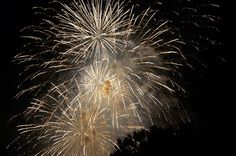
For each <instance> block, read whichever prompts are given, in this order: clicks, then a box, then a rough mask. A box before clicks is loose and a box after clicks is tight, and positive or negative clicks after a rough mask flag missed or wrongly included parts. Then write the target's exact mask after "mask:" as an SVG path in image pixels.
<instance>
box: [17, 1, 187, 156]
mask: <svg viewBox="0 0 236 156" xmlns="http://www.w3.org/2000/svg"><path fill="white" fill-rule="evenodd" d="M124 2H125V1H121V2H120V1H118V2H115V1H112V0H107V1H104V0H95V1H92V2H87V1H86V2H85V1H83V0H78V2H77V1H73V2H72V3H71V4H70V5H67V4H63V3H60V2H57V3H59V4H60V5H61V7H62V8H63V9H62V10H61V11H60V12H59V13H56V15H55V16H53V17H52V20H49V19H45V20H44V22H43V23H41V24H42V27H37V28H36V27H28V28H26V29H25V30H33V32H36V33H37V34H38V36H37V35H36V36H32V35H28V36H27V35H26V36H23V37H24V38H28V39H32V40H34V41H35V42H34V43H29V44H27V45H25V47H26V48H28V47H31V46H32V45H36V46H35V47H33V48H34V49H35V52H32V51H30V53H27V52H23V53H21V54H19V55H18V56H16V60H17V61H18V62H19V63H20V64H26V68H25V70H24V71H23V74H24V73H26V74H27V73H30V74H29V76H28V77H27V78H26V79H25V82H29V81H30V82H31V81H32V82H31V83H30V85H31V84H33V85H31V86H30V87H28V86H26V87H28V88H27V89H24V90H23V91H22V92H20V93H19V94H18V95H17V97H19V96H21V95H23V94H25V93H26V92H29V91H31V92H33V91H35V90H36V93H35V94H33V95H32V96H33V97H32V99H34V100H33V101H32V102H31V106H29V107H28V109H27V111H25V116H26V118H27V124H22V125H20V126H18V131H19V133H20V134H21V137H22V138H24V137H25V138H26V140H27V141H26V142H27V143H26V145H23V146H28V145H31V146H32V145H33V149H34V151H33V152H34V153H33V154H35V153H36V155H84V156H92V155H93V156H96V155H99V156H105V155H109V154H110V153H112V152H113V151H114V147H115V146H117V143H116V139H117V138H122V137H125V136H126V135H127V134H129V133H132V132H133V131H135V130H139V129H148V128H149V127H150V126H152V125H157V126H160V127H165V126H166V125H169V124H172V125H175V122H176V120H179V119H177V118H180V120H182V121H184V122H185V120H188V117H187V115H186V114H184V113H183V114H182V112H181V110H179V105H178V100H177V98H176V97H175V95H174V94H175V92H176V91H177V90H182V91H184V89H182V87H181V86H180V85H178V82H177V81H176V76H178V72H179V68H180V67H181V66H183V64H184V62H185V61H186V58H185V56H184V55H183V54H182V52H181V50H180V48H179V47H180V45H182V44H183V42H182V41H181V40H180V39H179V38H180V37H179V36H176V35H175V34H174V33H173V31H172V30H171V28H170V26H169V22H168V21H161V22H156V19H155V16H156V11H153V10H152V9H150V8H149V9H147V10H145V11H143V12H141V13H140V14H138V15H135V14H134V13H133V9H134V6H133V7H131V8H130V9H125V8H126V7H125V3H124ZM154 23H157V24H154ZM44 25H46V26H47V28H48V29H47V30H44V27H43V26H44ZM25 30H24V31H25ZM42 79H45V80H42ZM25 84H26V83H24V82H23V83H22V84H21V85H22V86H24V85H25ZM21 85H20V86H21ZM45 86H46V87H45ZM31 136H33V137H31ZM21 147H22V146H21Z"/></svg>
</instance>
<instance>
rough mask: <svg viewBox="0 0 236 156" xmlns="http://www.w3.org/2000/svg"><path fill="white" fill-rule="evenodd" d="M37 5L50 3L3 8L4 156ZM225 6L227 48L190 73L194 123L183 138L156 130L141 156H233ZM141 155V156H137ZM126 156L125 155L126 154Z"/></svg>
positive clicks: (0, 106)
mask: <svg viewBox="0 0 236 156" xmlns="http://www.w3.org/2000/svg"><path fill="white" fill-rule="evenodd" d="M170 2H171V1H170ZM37 3H38V4H43V3H44V1H36V0H35V1H34V3H33V2H32V0H24V1H19V0H11V1H8V2H4V3H3V2H1V19H0V22H1V23H0V25H1V42H0V43H1V48H0V63H1V66H0V69H1V71H0V72H1V76H0V78H1V81H0V83H1V89H0V90H1V94H0V95H1V100H0V119H1V124H0V130H1V133H0V142H1V144H0V146H1V151H0V155H3V156H5V155H6V156H7V155H10V154H9V152H7V150H6V146H7V145H8V144H9V143H10V142H11V140H12V138H14V136H13V135H14V133H12V129H11V128H12V127H10V126H9V124H8V122H9V120H10V118H11V117H12V116H13V115H15V114H16V113H17V112H19V110H17V109H18V108H19V107H18V106H16V105H17V104H16V103H14V100H12V99H13V97H14V95H15V94H16V86H17V84H18V82H17V77H18V75H17V72H18V69H17V65H16V64H14V63H12V59H13V57H14V56H15V55H16V53H17V50H16V49H17V47H19V43H18V41H19V30H20V29H21V28H23V27H24V26H27V25H30V24H32V23H31V22H32V20H34V19H33V16H32V14H33V12H32V9H31V8H32V6H33V5H35V4H36V5H37ZM221 5H222V6H221V9H219V14H220V15H221V16H222V19H223V20H222V26H221V33H220V38H222V40H221V41H222V43H223V44H222V47H221V48H218V47H217V48H212V49H210V50H209V51H208V53H206V55H205V56H204V57H205V58H206V60H207V62H208V66H207V68H206V69H204V70H203V71H202V72H201V74H200V76H199V75H198V74H197V73H194V72H192V73H191V72H190V73H191V75H187V76H186V81H188V88H189V93H190V95H189V98H188V103H189V104H190V105H191V110H192V111H193V113H194V116H195V119H194V121H193V122H192V123H190V124H187V125H185V126H184V127H183V128H182V130H181V131H180V132H177V133H176V132H173V130H168V129H167V130H162V129H152V130H151V133H150V134H148V135H149V138H151V139H150V140H149V141H148V142H146V143H145V144H144V145H143V146H142V147H141V150H140V152H139V153H138V154H139V155H151V154H147V153H149V152H152V155H161V154H187V155H195V154H199V155H204V154H211V153H219V152H223V153H222V155H227V154H226V152H227V150H225V149H224V148H223V146H224V145H226V144H227V140H226V139H227V137H226V134H228V133H230V132H229V131H228V130H229V129H230V127H231V126H232V123H231V124H230V122H229V120H230V118H231V117H230V116H228V114H229V113H228V112H229V110H230V108H231V106H232V105H233V104H234V103H233V102H231V100H229V99H230V98H232V97H231V96H230V93H232V92H233V91H231V89H233V90H235V89H234V87H233V81H232V80H233V78H232V76H233V74H234V70H232V64H231V60H232V56H233V55H232V53H233V51H231V50H229V48H228V44H229V42H228V41H227V40H226V37H228V36H232V34H230V33H226V32H227V31H226V29H230V28H228V27H226V26H227V25H226V23H227V22H226V18H224V17H225V15H224V14H225V9H226V4H225V3H223V2H222V3H221ZM218 37H219V36H218ZM221 58H223V59H224V60H225V61H223V60H222V59H221ZM127 144H129V143H127ZM126 153H127V152H126ZM138 154H137V153H136V155H138ZM13 155H14V154H13ZM117 155H119V153H117ZM120 155H125V152H123V153H121V154H120ZM129 155H130V154H129Z"/></svg>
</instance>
